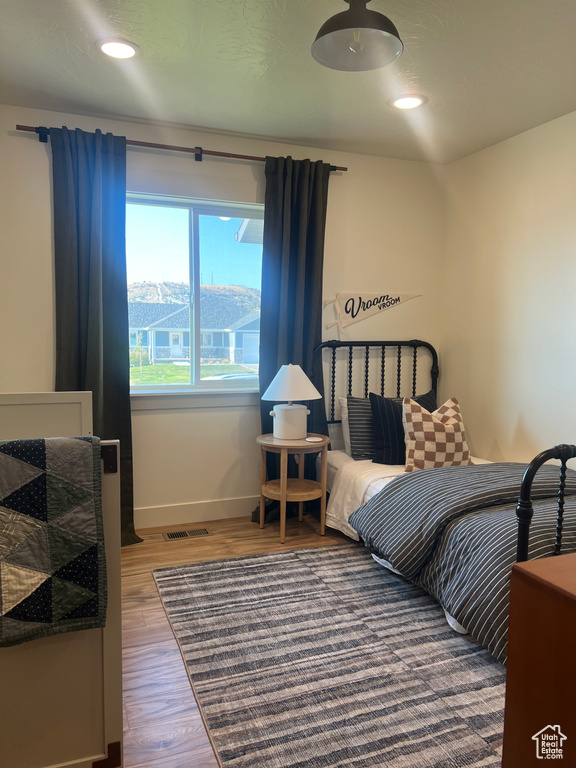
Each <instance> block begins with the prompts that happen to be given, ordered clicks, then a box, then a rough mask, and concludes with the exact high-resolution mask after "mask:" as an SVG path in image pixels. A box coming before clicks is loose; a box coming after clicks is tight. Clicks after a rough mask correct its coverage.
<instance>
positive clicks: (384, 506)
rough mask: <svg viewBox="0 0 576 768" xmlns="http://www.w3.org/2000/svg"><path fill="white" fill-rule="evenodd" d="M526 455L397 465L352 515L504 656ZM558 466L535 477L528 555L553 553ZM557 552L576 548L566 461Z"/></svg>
mask: <svg viewBox="0 0 576 768" xmlns="http://www.w3.org/2000/svg"><path fill="white" fill-rule="evenodd" d="M525 470H526V465H524V464H515V463H506V464H482V465H478V466H466V467H444V468H442V469H428V470H420V471H418V472H411V473H408V474H405V475H401V476H400V477H398V478H397V479H396V480H394V481H393V482H392V483H390V484H389V485H388V486H386V488H384V489H383V490H382V491H381V492H380V493H379V494H377V495H376V496H374V497H373V498H372V499H370V501H368V502H367V503H366V504H364V505H363V506H362V507H360V508H359V509H358V510H356V512H354V513H353V514H352V515H351V517H350V521H349V522H350V525H351V526H352V527H353V528H354V529H355V530H356V531H358V533H359V535H360V536H361V537H362V538H363V539H364V543H365V545H366V546H367V547H369V548H370V550H371V551H372V552H373V553H374V554H376V555H377V556H378V557H379V558H382V559H383V560H386V561H387V562H388V563H390V565H391V566H392V567H393V568H394V569H395V570H397V571H399V572H400V573H401V574H402V575H403V576H405V577H406V578H408V579H409V580H410V581H412V582H414V583H415V584H418V585H419V586H421V587H423V588H424V589H426V591H427V592H429V593H430V594H431V595H433V596H434V597H435V598H436V599H437V600H438V601H439V603H440V604H441V605H442V607H443V608H444V609H445V610H446V611H447V612H448V613H449V614H450V615H451V616H453V617H454V618H455V619H456V620H457V621H458V623H459V624H461V625H462V626H463V627H465V628H466V629H467V631H468V632H469V634H470V635H471V637H472V638H473V639H474V640H476V641H477V642H479V643H480V644H481V645H482V646H483V647H485V648H487V649H488V650H489V651H490V653H492V655H493V656H494V657H495V658H497V659H498V660H499V661H501V662H502V663H504V662H505V661H506V649H507V630H508V595H509V583H510V570H511V568H512V565H513V564H514V562H515V559H516V538H517V527H518V526H517V521H516V503H517V500H518V496H519V493H520V483H521V480H522V476H523V474H524V471H525ZM557 491H558V467H555V466H544V467H542V468H541V469H540V470H539V472H538V473H537V475H536V478H535V480H534V483H533V486H532V499H533V501H534V519H533V521H532V525H531V529H530V551H529V556H530V558H531V559H532V558H538V557H547V556H549V555H551V554H552V552H553V548H554V540H555V532H556V531H555V528H556V508H557V499H556V494H557ZM566 493H567V498H566V503H565V508H564V512H565V517H564V536H563V542H562V552H563V553H566V554H567V553H569V552H573V551H576V472H574V471H572V470H568V474H567V482H566Z"/></svg>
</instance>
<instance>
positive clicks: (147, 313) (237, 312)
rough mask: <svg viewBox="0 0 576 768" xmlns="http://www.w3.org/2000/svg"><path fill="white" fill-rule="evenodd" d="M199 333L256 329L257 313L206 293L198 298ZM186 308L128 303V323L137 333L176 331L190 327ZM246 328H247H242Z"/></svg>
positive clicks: (182, 305) (181, 305)
mask: <svg viewBox="0 0 576 768" xmlns="http://www.w3.org/2000/svg"><path fill="white" fill-rule="evenodd" d="M201 301H202V304H201V310H200V311H201V324H202V330H220V331H236V330H239V329H240V328H242V329H243V330H258V329H259V327H260V312H259V311H258V310H251V311H250V312H248V313H247V312H246V307H243V306H239V305H238V302H236V301H234V300H233V299H230V298H228V297H225V296H219V295H217V294H207V295H206V296H202V299H201ZM189 312H190V309H189V306H188V305H187V304H160V303H156V302H154V303H153V302H145V301H129V302H128V318H129V320H128V322H129V326H130V328H132V329H137V330H156V331H160V330H167V331H168V330H176V329H187V328H189V327H190V314H189ZM247 325H250V327H249V328H248V327H246V328H245V327H244V326H247Z"/></svg>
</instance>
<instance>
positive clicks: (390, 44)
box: [311, 0, 404, 72]
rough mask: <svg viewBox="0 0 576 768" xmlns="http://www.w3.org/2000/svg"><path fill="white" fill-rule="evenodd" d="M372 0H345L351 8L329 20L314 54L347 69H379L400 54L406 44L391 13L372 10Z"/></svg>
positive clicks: (331, 65)
mask: <svg viewBox="0 0 576 768" xmlns="http://www.w3.org/2000/svg"><path fill="white" fill-rule="evenodd" d="M370 1H371V0H345V2H347V3H349V5H350V8H349V9H348V10H347V11H342V13H337V14H336V15H335V16H332V17H331V18H330V19H328V21H326V22H325V23H324V24H323V25H322V26H321V27H320V31H319V32H318V34H317V35H316V39H315V40H314V42H313V43H312V49H311V53H312V57H313V58H314V59H316V61H317V62H318V63H320V64H322V65H323V66H325V67H329V68H330V69H338V70H341V71H345V72H361V71H366V70H370V69H379V68H380V67H385V66H386V65H387V64H391V63H392V62H393V61H394V60H395V59H397V58H398V56H400V54H401V53H402V51H403V50H404V45H403V43H402V41H401V40H400V35H399V34H398V30H397V29H396V27H395V26H394V24H393V23H392V22H391V21H390V19H389V18H388V17H387V16H384V15H383V14H381V13H378V12H377V11H369V10H368V9H367V8H366V3H368V2H370Z"/></svg>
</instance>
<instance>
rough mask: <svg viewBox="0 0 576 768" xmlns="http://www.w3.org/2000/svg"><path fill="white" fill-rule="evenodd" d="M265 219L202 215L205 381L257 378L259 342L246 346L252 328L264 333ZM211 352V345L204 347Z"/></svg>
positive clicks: (201, 325)
mask: <svg viewBox="0 0 576 768" xmlns="http://www.w3.org/2000/svg"><path fill="white" fill-rule="evenodd" d="M262 228H263V222H262V219H257V218H254V219H247V218H233V217H228V216H226V215H225V210H223V211H222V214H221V215H216V214H212V213H210V214H207V213H201V214H200V215H199V216H198V249H199V254H198V256H199V272H200V329H201V332H202V344H203V346H204V345H205V341H206V340H207V336H208V335H209V334H208V333H207V332H208V331H211V332H212V333H211V334H210V335H211V340H210V341H211V344H210V348H209V349H202V363H203V365H202V366H201V377H202V378H210V379H211V378H238V377H239V378H246V377H256V376H257V375H258V343H256V344H254V343H253V342H254V339H252V343H251V344H249V345H248V346H247V347H246V348H245V347H244V337H245V334H244V333H242V329H250V331H251V332H252V336H253V337H255V338H256V339H258V337H259V332H260V283H261V271H262ZM205 346H206V347H208V344H206V345H205Z"/></svg>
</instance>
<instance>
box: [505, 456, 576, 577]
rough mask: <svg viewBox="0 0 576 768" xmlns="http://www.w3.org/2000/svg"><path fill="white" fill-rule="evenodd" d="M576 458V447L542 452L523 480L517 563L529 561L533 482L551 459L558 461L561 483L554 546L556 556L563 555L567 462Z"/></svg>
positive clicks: (533, 460) (518, 516) (518, 507)
mask: <svg viewBox="0 0 576 768" xmlns="http://www.w3.org/2000/svg"><path fill="white" fill-rule="evenodd" d="M575 457H576V445H555V446H554V447H553V448H548V450H547V451H542V453H539V454H538V456H535V457H534V458H533V459H532V461H531V462H530V464H529V465H528V468H527V470H526V472H524V477H523V478H522V483H521V485H520V499H519V500H518V506H517V507H516V517H517V518H518V547H517V550H516V562H517V563H523V562H525V561H526V560H528V543H529V538H530V523H531V522H532V516H533V514H534V508H533V506H532V499H531V492H532V481H533V480H534V477H535V475H536V472H537V471H538V470H539V469H540V467H541V466H542V465H543V464H544V463H545V462H547V461H550V459H558V460H559V461H560V467H559V470H560V471H559V473H558V477H559V481H558V513H557V516H556V542H555V544H554V554H555V555H559V554H561V552H560V550H561V548H562V528H563V525H564V494H565V490H566V462H567V461H568V460H569V459H573V458H575Z"/></svg>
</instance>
